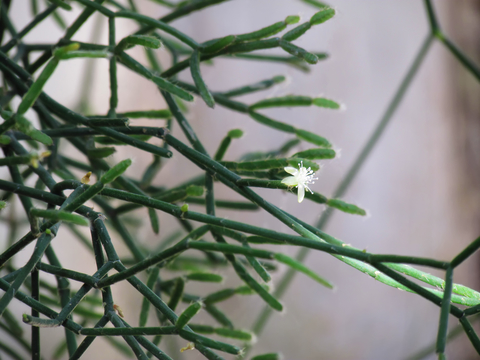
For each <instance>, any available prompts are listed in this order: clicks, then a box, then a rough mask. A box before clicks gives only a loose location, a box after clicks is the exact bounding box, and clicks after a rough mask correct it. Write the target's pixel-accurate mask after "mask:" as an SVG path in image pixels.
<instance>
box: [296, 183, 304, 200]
mask: <svg viewBox="0 0 480 360" xmlns="http://www.w3.org/2000/svg"><path fill="white" fill-rule="evenodd" d="M297 189H298V202H299V203H301V202H302V201H303V198H304V197H305V187H304V186H303V185H302V184H298V186H297Z"/></svg>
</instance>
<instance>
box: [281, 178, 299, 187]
mask: <svg viewBox="0 0 480 360" xmlns="http://www.w3.org/2000/svg"><path fill="white" fill-rule="evenodd" d="M282 184H285V185H288V186H296V185H298V179H297V178H296V177H295V176H289V177H286V178H284V179H282Z"/></svg>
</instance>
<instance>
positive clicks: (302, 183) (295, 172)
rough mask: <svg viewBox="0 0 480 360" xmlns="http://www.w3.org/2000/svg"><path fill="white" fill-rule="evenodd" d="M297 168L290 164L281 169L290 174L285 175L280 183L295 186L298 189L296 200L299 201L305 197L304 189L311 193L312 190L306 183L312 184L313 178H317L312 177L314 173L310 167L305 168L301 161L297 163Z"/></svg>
mask: <svg viewBox="0 0 480 360" xmlns="http://www.w3.org/2000/svg"><path fill="white" fill-rule="evenodd" d="M298 167H299V168H298V169H296V168H294V167H292V166H286V167H284V168H283V169H284V170H285V171H286V172H287V173H289V174H291V175H292V176H289V177H286V178H285V179H283V180H282V183H284V184H286V185H288V186H295V187H296V188H297V189H298V202H299V203H301V202H302V201H303V198H304V197H305V189H307V190H308V191H310V192H311V193H312V194H313V191H312V190H311V189H310V188H309V187H308V184H314V183H315V181H314V180H318V178H316V177H314V176H315V173H314V172H313V170H312V169H311V168H308V169H307V168H305V167H304V166H303V161H302V162H300V164H298Z"/></svg>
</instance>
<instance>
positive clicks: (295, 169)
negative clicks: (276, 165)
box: [283, 166, 298, 176]
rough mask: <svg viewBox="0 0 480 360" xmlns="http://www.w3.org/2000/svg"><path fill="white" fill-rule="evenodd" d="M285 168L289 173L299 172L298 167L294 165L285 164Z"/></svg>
mask: <svg viewBox="0 0 480 360" xmlns="http://www.w3.org/2000/svg"><path fill="white" fill-rule="evenodd" d="M283 170H285V171H286V172H287V173H289V174H290V175H293V176H295V175H297V174H298V169H297V168H294V167H292V166H285V167H284V168H283Z"/></svg>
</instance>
